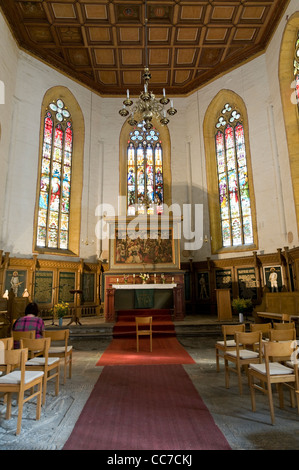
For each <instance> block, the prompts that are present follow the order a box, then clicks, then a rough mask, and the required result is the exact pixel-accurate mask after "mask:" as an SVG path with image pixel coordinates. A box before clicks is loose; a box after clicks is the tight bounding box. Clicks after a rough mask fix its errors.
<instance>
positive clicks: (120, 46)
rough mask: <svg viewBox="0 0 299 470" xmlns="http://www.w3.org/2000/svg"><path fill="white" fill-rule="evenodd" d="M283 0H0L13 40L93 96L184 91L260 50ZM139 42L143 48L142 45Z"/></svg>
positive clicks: (203, 82)
mask: <svg viewBox="0 0 299 470" xmlns="http://www.w3.org/2000/svg"><path fill="white" fill-rule="evenodd" d="M288 3H289V0H250V1H245V0H201V1H197V0H164V1H163V2H158V0H147V18H148V23H147V28H146V29H147V33H148V34H147V36H148V37H147V41H145V2H144V0H134V1H127V0H30V1H29V0H0V7H1V10H2V12H3V14H4V16H5V17H6V19H7V21H8V23H9V24H10V27H11V30H12V33H13V34H14V36H15V39H16V41H17V42H18V44H19V45H20V47H22V48H23V49H25V50H28V52H30V53H31V54H34V55H35V56H36V57H37V58H40V59H42V60H43V61H45V62H47V63H48V64H49V65H50V66H54V67H55V68H58V69H61V70H62V71H63V72H64V73H67V74H68V75H69V76H70V77H74V78H75V79H76V80H78V81H81V82H82V84H84V85H87V86H88V87H91V88H92V89H94V91H96V92H97V93H99V94H101V95H109V96H117V95H124V93H125V92H126V89H127V88H129V89H130V94H131V95H132V96H133V95H139V93H140V91H141V89H140V87H142V86H143V82H142V74H143V69H144V66H145V58H146V57H147V58H148V63H149V67H150V72H151V81H150V86H151V89H152V90H153V91H154V92H155V93H157V94H158V93H161V86H163V87H164V88H167V94H168V95H181V96H184V95H186V94H189V93H191V92H192V91H194V90H195V89H197V88H199V87H200V86H202V85H204V84H205V83H207V82H208V81H209V80H212V79H214V78H215V77H217V76H218V74H223V73H224V72H226V71H228V70H230V69H231V68H233V67H237V66H238V65H239V64H242V63H243V62H244V61H246V60H248V59H250V58H251V57H254V56H255V55H256V54H258V53H260V52H263V51H264V50H265V48H266V46H267V44H268V41H269V39H270V37H271V35H272V34H273V31H274V29H275V27H276V26H277V24H278V21H279V20H280V19H281V17H282V15H283V14H284V11H285V8H286V7H287V5H288ZM146 43H147V51H146V50H145V44H146Z"/></svg>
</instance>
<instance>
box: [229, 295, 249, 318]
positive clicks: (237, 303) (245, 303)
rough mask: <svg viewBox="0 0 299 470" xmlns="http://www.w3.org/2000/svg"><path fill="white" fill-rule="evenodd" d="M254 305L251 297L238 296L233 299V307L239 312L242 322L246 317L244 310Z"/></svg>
mask: <svg viewBox="0 0 299 470" xmlns="http://www.w3.org/2000/svg"><path fill="white" fill-rule="evenodd" d="M251 306H252V302H251V299H242V298H240V297H237V298H236V299H233V301H232V307H233V309H234V310H235V311H236V312H237V313H238V314H239V321H240V322H242V321H243V318H244V312H245V311H246V310H248V309H249V308H250V307H251Z"/></svg>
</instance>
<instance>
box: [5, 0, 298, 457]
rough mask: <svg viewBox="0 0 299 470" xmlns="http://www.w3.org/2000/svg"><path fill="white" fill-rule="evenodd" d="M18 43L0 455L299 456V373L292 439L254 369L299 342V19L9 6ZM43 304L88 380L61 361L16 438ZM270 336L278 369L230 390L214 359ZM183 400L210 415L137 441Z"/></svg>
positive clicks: (11, 59)
mask: <svg viewBox="0 0 299 470" xmlns="http://www.w3.org/2000/svg"><path fill="white" fill-rule="evenodd" d="M0 44H1V47H0V64H1V67H0V164H1V171H0V436H1V438H0V449H1V448H3V449H5V450H16V449H20V450H22V449H24V450H25V449H26V450H38V449H40V450H61V449H65V450H88V449H90V450H111V449H114V450H115V451H117V450H135V451H136V450H152V449H156V450H161V451H164V450H178V449H180V450H183V451H186V452H189V454H190V455H191V453H192V451H193V450H199V449H205V450H271V449H275V450H293V449H296V448H298V445H299V379H298V366H297V362H296V361H295V363H293V365H292V369H290V367H289V370H288V374H290V375H289V382H288V383H289V385H290V383H292V384H293V387H291V385H290V387H291V394H289V393H288V392H286V393H285V400H284V401H285V403H284V407H282V406H281V407H280V405H282V402H281V401H280V402H279V404H278V395H279V398H281V395H280V393H279V394H278V393H276V392H275V390H274V389H275V384H272V386H271V385H269V384H268V387H270V388H271V387H272V388H273V390H274V391H273V400H274V409H275V422H274V415H273V414H272V412H273V411H271V414H270V410H272V409H271V401H269V403H270V405H268V401H267V397H266V396H264V395H263V394H258V393H256V408H257V409H256V411H255V412H253V408H254V405H253V402H252V401H251V400H253V391H252V389H253V388H254V386H253V385H252V383H253V382H252V381H253V377H254V372H253V371H254V370H255V368H254V366H253V364H252V362H250V361H253V357H254V358H255V359H256V358H258V360H259V361H260V362H261V361H264V360H265V357H268V356H267V354H266V353H265V352H264V356H263V359H261V355H260V354H261V353H260V351H262V350H263V351H266V350H268V344H267V346H266V345H265V343H267V342H268V343H271V342H272V340H271V341H269V338H270V339H271V338H272V336H271V334H272V333H271V334H270V333H269V336H267V335H268V332H267V333H266V337H267V338H266V339H265V338H264V336H262V335H263V334H264V333H263V334H262V333H261V331H262V326H261V325H268V326H269V330H271V332H272V330H275V327H276V325H277V324H279V325H281V326H282V328H281V329H283V325H285V329H287V326H286V325H288V326H290V325H292V334H293V337H292V338H291V339H292V345H294V340H296V338H298V332H299V329H298V327H299V322H298V320H299V183H298V181H299V164H298V162H299V9H298V2H297V0H283V1H280V0H258V1H257V0H256V1H254V0H232V1H227V0H203V1H196V0H166V1H163V2H160V3H159V2H157V1H156V0H145V1H144V0H136V1H134V2H129V1H127V0H31V1H29V0H0ZM31 302H34V303H37V305H38V307H39V315H40V317H41V318H42V319H43V321H44V325H45V328H46V330H49V331H50V332H55V331H60V330H61V331H62V330H63V331H64V330H67V331H68V333H67V334H68V335H69V337H68V341H69V344H70V345H71V347H72V353H73V364H72V374H71V372H70V370H69V375H68V374H66V375H67V376H65V375H63V374H64V372H63V370H64V366H63V361H62V360H61V361H60V384H59V393H58V394H57V393H56V389H55V383H54V381H53V380H50V381H49V383H48V386H47V393H46V395H47V399H46V405H45V404H44V403H43V404H42V406H41V417H40V419H39V420H35V404H34V406H33V405H30V404H29V403H30V402H28V404H25V405H24V409H23V418H22V429H21V432H20V433H19V434H18V435H16V434H15V430H16V426H17V417H18V408H20V405H19V406H16V404H14V403H13V407H12V408H13V412H12V418H11V419H9V420H7V419H5V414H6V408H8V405H7V406H6V399H5V396H6V395H5V394H4V396H3V398H2V401H1V392H2V388H3V383H2V382H1V381H2V379H3V380H4V377H5V375H7V374H8V372H7V369H5V368H3V367H2V365H1V359H3V357H4V356H5V354H4V356H3V357H2V352H3V351H2V346H1V340H4V339H5V338H8V337H11V336H12V335H13V325H14V322H15V321H16V320H17V319H18V318H20V317H22V316H24V313H25V308H26V306H27V305H28V303H31ZM136 316H137V317H138V316H141V317H151V318H152V339H153V346H152V350H151V351H148V345H149V343H148V338H147V337H146V336H145V337H144V338H141V339H140V345H141V347H140V351H138V353H139V356H138V354H137V353H136V337H135V317H136ZM255 325H257V326H258V327H259V328H260V329H259V330H258V329H257V330H256V331H258V333H257V336H256V337H257V338H258V340H255V341H254V343H252V344H253V345H256V344H257V343H258V342H259V341H260V339H261V338H262V340H261V341H263V348H262V347H261V348H256V347H253V348H252V351H251V352H252V353H253V355H254V356H252V355H250V361H249V362H248V361H247V362H244V363H243V365H242V367H243V366H244V370H243V371H242V375H241V376H240V373H238V378H237V377H235V375H234V374H231V378H230V380H229V379H228V377H229V369H230V370H231V368H230V367H229V366H228V363H229V364H230V361H232V359H231V356H230V357H229V358H227V354H228V355H229V349H228V347H226V344H225V346H224V348H222V350H221V352H220V347H219V349H217V346H216V344H218V343H217V342H219V341H223V340H224V341H226V340H225V336H224V332H225V328H226V327H236V330H235V331H239V330H238V328H239V327H241V326H242V327H243V326H244V330H242V331H241V330H240V334H241V332H246V333H247V334H249V333H252V332H253V331H254V327H255ZM228 329H229V328H228ZM277 329H280V327H277ZM290 329H291V328H289V330H290ZM234 334H237V333H235V332H234V333H233V335H234ZM53 335H54V333H53ZM258 335H260V336H258ZM273 335H274V333H273ZM53 337H54V336H53ZM238 337H239V336H238ZM173 339H174V340H175V341H176V342H178V345H177V343H175V346H174V350H173V349H171V346H170V345H171V344H174V343H173ZM235 339H236V337H235ZM289 339H290V338H289V337H288V338H287V340H289ZM115 340H118V341H119V343H121V345H122V348H123V351H122V352H121V351H118V350H117V351H116V350H114V349H113V347H112V343H113V344H114V341H115ZM164 340H165V343H164ZM51 341H52V340H51ZM277 342H278V341H277ZM295 343H296V348H297V347H298V346H297V343H298V344H299V342H298V341H297V342H296V341H295ZM3 344H6V343H3ZM24 344H25V343H24ZM261 344H262V343H261ZM279 344H281V342H279ZM163 347H164V350H163ZM292 347H294V346H292ZM126 348H131V349H130V352H131V354H132V355H133V356H134V361H135V362H133V363H131V362H129V360H128V357H127V356H128V355H129V353H126V351H127V350H126ZM231 350H232V349H231ZM231 350H230V351H231ZM269 350H270V348H269ZM132 351H133V353H132ZM233 351H236V343H234V348H233ZM238 351H239V349H237V357H239V356H238V354H240V353H239V352H238ZM256 351H259V352H256ZM185 353H186V354H185ZM218 353H219V356H220V364H219V363H218V360H219V358H218ZM47 354H48V353H47ZM136 354H137V356H138V357H137V356H136ZM176 354H177V355H178V356H179V354H180V358H179V359H176V358H175V357H176ZM135 356H136V357H135ZM270 356H271V355H270ZM5 357H6V356H5ZM120 357H122V359H120ZM279 357H280V356H279ZM296 357H297V353H296ZM49 359H50V358H49ZM176 361H177V362H176ZM2 362H4V361H3V360H2ZM253 362H255V361H253ZM293 362H294V361H293ZM249 363H250V366H249V368H248V364H249ZM279 364H281V361H280V362H279ZM133 365H134V367H133ZM68 366H69V364H68ZM239 366H240V364H239V362H238V361H237V362H236V367H239ZM283 367H286V366H285V365H284V366H283ZM256 369H258V368H256ZM5 371H6V373H5ZM145 371H146V372H145ZM154 371H155V372H154ZM290 371H291V372H290ZM1 372H2V375H1ZM146 373H148V375H146ZM113 374H115V375H113ZM131 374H132V376H131ZM134 374H135V375H134ZM138 374H140V375H138ZM58 375H59V374H58ZM246 376H248V380H247V377H246ZM103 377H105V380H107V381H108V382H109V381H110V382H109V383H110V386H111V387H112V388H111V389H109V388H108V385H106V384H105V382H104V379H103ZM163 377H164V378H165V383H162V378H163ZM240 377H241V378H240ZM101 378H102V381H101ZM240 380H241V381H242V383H243V390H242V388H241V385H240ZM130 381H132V383H133V384H135V382H138V387H136V390H137V391H136V392H133V391H132V387H133V386H132V383H131V388H130V387H129V382H130ZM147 381H148V382H147ZM172 381H173V382H180V383H181V387H179V389H181V399H179V402H180V401H184V399H183V396H185V406H186V409H184V413H188V406H189V408H191V409H192V410H193V412H194V416H192V417H191V416H190V418H189V419H186V416H187V415H186V414H185V415H184V416H185V419H183V421H184V422H185V421H187V424H186V427H184V426H182V425H181V424H180V423H181V421H180V418H181V417H180V416H179V412H178V408H180V407H179V406H178V405H177V406H174V411H173V410H171V409H169V410H170V411H169V416H171V417H168V418H167V417H166V416H167V414H166V411H165V420H164V421H165V422H164V421H163V423H162V416H164V413H162V411H161V406H160V407H157V409H158V412H157V414H156V415H155V417H154V418H152V417H151V416H148V423H147V425H146V424H145V425H144V426H145V428H144V429H146V430H150V429H151V426H153V427H154V430H153V431H152V434H153V435H151V432H150V431H144V433H148V434H147V436H143V431H142V430H139V427H138V426H137V423H136V429H138V432H137V431H136V430H135V434H134V432H133V431H132V429H135V427H134V426H135V423H134V425H133V424H132V423H131V421H130V420H131V419H132V420H133V418H131V417H130V418H127V421H126V420H125V418H124V416H126V413H124V412H120V411H119V410H120V407H121V404H122V406H123V407H125V408H126V406H127V409H129V408H130V407H132V409H133V410H135V407H136V408H137V407H138V406H140V407H142V408H144V407H145V408H149V409H151V406H152V410H156V403H155V402H154V398H153V397H154V396H155V393H157V394H158V387H159V386H161V389H166V390H167V393H168V386H169V384H170V383H172ZM141 382H142V383H144V384H147V386H146V385H144V388H142V386H141ZM160 382H161V383H160ZM189 382H190V384H189ZM247 382H248V385H247ZM4 383H5V380H4ZM115 383H117V384H118V385H117V386H116V390H114V388H115ZM153 383H155V386H156V387H157V390H156V389H155V387H154V386H153V385H152V384H153ZM111 384H112V385H111ZM184 384H186V385H184ZM113 385H114V387H113ZM125 386H126V387H127V388H126V392H127V395H128V396H130V397H132V402H131V401H129V403H127V401H126V400H124V398H123V395H124V393H125V389H122V387H125ZM176 386H177V387H178V385H176ZM189 386H190V387H189ZM183 387H186V388H183ZM192 387H193V388H192ZM189 388H190V404H189V405H188V398H187V397H188V396H189V395H188V393H189ZM278 388H279V387H277V390H278ZM4 389H5V387H4ZM112 389H113V391H111V390H112ZM107 390H108V391H107ZM149 390H152V395H151V394H150V392H149ZM187 390H188V392H187ZM194 391H196V394H195V395H196V396H193V392H194ZM114 393H115V397H114ZM169 393H170V391H169ZM185 394H186V395H185ZM137 395H138V398H137ZM267 395H268V396H269V392H268V393H267ZM289 395H291V398H292V400H291V403H292V406H290V405H289V402H290V397H289ZM109 396H110V401H109V400H108V398H106V397H109ZM133 396H134V397H135V401H133ZM169 396H170V395H169ZM171 397H172V395H171ZM138 400H140V403H139V401H138ZM142 400H144V401H142ZM145 400H147V401H145ZM199 400H200V402H199ZM269 400H270V398H269ZM166 401H167V404H165V408H167V406H168V404H169V406H170V402H172V398H169V400H166ZM136 402H138V405H137V404H136ZM37 403H38V399H37ZM126 403H127V405H126ZM145 403H146V405H145ZM148 403H149V404H148ZM193 403H194V404H193ZM88 404H89V406H90V407H91V409H94V410H97V411H98V413H99V415H98V419H97V420H95V422H94V426H95V427H94V428H92V427H90V425H88V424H87V423H86V419H87V418H86V417H83V411H84V410H85V408H86V406H87V405H88ZM192 404H193V405H192ZM30 406H31V407H32V408H30ZM38 406H39V405H38V404H37V405H36V408H38ZM198 407H201V410H202V413H203V414H204V417H202V418H201V419H202V420H203V422H204V423H205V424H204V426H205V429H209V431H207V432H206V434H207V435H205V432H204V431H202V429H201V428H200V426H202V427H203V424H200V419H197V413H198ZM269 408H270V410H269ZM106 410H107V414H106ZM203 410H204V411H203ZM108 411H109V412H110V415H109V413H108ZM131 411H132V410H131ZM189 411H190V410H189ZM81 412H82V414H81ZM86 413H87V411H86ZM95 413H96V412H95ZM120 415H122V416H120ZM132 415H133V416H134V412H132ZM157 415H158V416H159V418H157ZM100 416H101V417H102V420H101V418H100ZM146 416H147V414H146ZM188 416H189V415H188ZM121 418H122V419H124V422H122V421H121ZM271 418H272V420H271ZM151 419H153V423H154V424H153V423H152V421H151ZM105 420H106V421H105ZM118 420H119V421H118ZM193 420H194V421H193ZM100 421H102V422H100ZM111 421H114V427H113V428H112V429H111V430H110V429H109V431H108V430H107V429H108V427H109V426H108V424H107V423H108V422H109V424H110V422H111ZM145 421H146V418H145ZM155 423H157V424H155ZM271 424H272V425H271ZM192 426H193V427H192ZM197 426H199V428H198V429H197ZM158 427H159V431H158V429H157V428H158ZM173 429H176V432H177V434H176V433H175V432H174V433H173V435H172V430H173ZM179 429H181V430H180V431H179ZM192 429H193V431H192ZM105 430H107V436H108V437H106V439H104V437H103V435H104V434H105V432H106V431H105ZM121 430H122V431H121ZM160 432H161V438H159V437H158V436H159V435H160V434H159V433H160ZM109 433H111V434H109ZM155 433H156V434H155ZM84 434H85V436H84V438H83V437H82V436H83V435H84ZM95 434H97V435H98V438H97V439H94V438H91V435H95ZM101 436H102V437H101ZM109 436H110V437H109ZM117 436H118V440H117ZM124 436H126V438H124ZM138 436H139V437H138ZM149 436H150V437H149ZM162 436H163V437H162ZM109 439H110V441H109ZM114 439H115V440H114ZM159 439H160V442H158V441H159ZM1 442H2V443H3V444H1ZM80 446H82V447H80ZM113 446H114V447H113ZM117 446H119V447H117ZM126 446H127V447H126ZM172 446H176V447H172ZM114 463H115V462H114Z"/></svg>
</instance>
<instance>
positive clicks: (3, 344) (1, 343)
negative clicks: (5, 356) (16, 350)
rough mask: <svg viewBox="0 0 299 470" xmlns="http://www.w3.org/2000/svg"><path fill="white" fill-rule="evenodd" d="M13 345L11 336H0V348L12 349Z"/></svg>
mask: <svg viewBox="0 0 299 470" xmlns="http://www.w3.org/2000/svg"><path fill="white" fill-rule="evenodd" d="M12 347H13V337H12V336H10V337H9V338H1V339H0V349H12Z"/></svg>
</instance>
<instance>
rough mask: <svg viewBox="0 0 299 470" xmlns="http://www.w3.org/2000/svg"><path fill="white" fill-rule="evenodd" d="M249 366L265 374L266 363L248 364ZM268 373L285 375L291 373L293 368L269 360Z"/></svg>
mask: <svg viewBox="0 0 299 470" xmlns="http://www.w3.org/2000/svg"><path fill="white" fill-rule="evenodd" d="M249 367H250V368H251V369H253V370H256V371H257V372H260V373H261V374H265V375H266V365H265V364H249ZM269 371H270V375H286V374H293V370H292V369H291V368H290V367H286V366H284V365H283V364H280V363H279V362H270V363H269Z"/></svg>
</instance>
